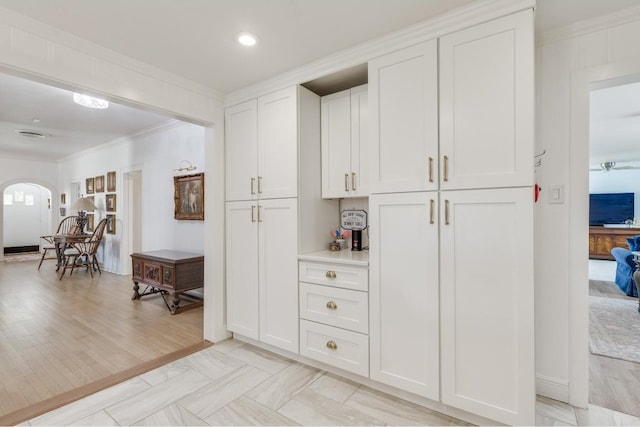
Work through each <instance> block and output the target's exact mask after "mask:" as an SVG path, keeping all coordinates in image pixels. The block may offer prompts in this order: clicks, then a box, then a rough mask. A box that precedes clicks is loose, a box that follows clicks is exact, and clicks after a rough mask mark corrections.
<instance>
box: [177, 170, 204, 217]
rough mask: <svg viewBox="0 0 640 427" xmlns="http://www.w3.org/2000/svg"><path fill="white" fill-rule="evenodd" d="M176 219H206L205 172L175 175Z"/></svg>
mask: <svg viewBox="0 0 640 427" xmlns="http://www.w3.org/2000/svg"><path fill="white" fill-rule="evenodd" d="M173 201H174V204H175V209H174V218H175V219H196V220H204V173H196V174H193V175H182V176H174V177H173Z"/></svg>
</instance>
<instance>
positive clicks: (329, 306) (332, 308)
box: [327, 301, 338, 310]
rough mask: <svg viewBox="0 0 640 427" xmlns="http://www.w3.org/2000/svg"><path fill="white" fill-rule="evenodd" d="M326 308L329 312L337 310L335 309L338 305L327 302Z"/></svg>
mask: <svg viewBox="0 0 640 427" xmlns="http://www.w3.org/2000/svg"><path fill="white" fill-rule="evenodd" d="M327 308H328V309H329V310H335V309H337V308H338V304H336V303H335V302H333V301H329V302H328V303H327Z"/></svg>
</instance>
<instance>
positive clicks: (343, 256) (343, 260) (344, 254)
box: [298, 249, 369, 267]
mask: <svg viewBox="0 0 640 427" xmlns="http://www.w3.org/2000/svg"><path fill="white" fill-rule="evenodd" d="M298 259H299V260H302V261H316V262H332V263H335V264H349V265H359V266H363V267H368V266H369V251H352V250H350V249H343V250H341V251H329V250H325V251H320V252H310V253H308V254H303V255H298Z"/></svg>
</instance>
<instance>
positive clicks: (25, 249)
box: [4, 245, 40, 254]
mask: <svg viewBox="0 0 640 427" xmlns="http://www.w3.org/2000/svg"><path fill="white" fill-rule="evenodd" d="M39 250H40V246H38V245H31V246H11V247H8V248H7V247H5V248H4V253H5V254H19V253H22V252H38V251H39Z"/></svg>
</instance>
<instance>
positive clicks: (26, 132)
mask: <svg viewBox="0 0 640 427" xmlns="http://www.w3.org/2000/svg"><path fill="white" fill-rule="evenodd" d="M14 132H15V133H17V134H18V135H20V136H24V137H25V138H36V139H45V138H47V137H48V136H49V135H47V134H46V133H42V132H37V131H35V130H25V129H16V130H14Z"/></svg>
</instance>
